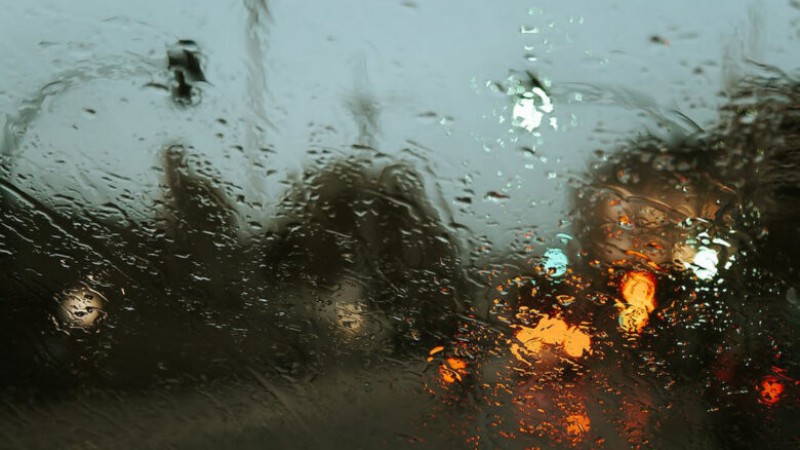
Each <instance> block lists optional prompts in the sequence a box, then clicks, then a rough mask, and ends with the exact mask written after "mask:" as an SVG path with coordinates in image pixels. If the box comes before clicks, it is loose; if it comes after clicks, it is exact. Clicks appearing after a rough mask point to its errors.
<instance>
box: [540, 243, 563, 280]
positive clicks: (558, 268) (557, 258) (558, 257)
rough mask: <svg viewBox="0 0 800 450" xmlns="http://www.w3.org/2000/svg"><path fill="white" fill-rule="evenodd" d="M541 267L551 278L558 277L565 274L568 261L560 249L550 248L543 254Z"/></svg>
mask: <svg viewBox="0 0 800 450" xmlns="http://www.w3.org/2000/svg"><path fill="white" fill-rule="evenodd" d="M543 258H544V260H543V262H542V266H543V267H544V269H545V270H546V271H547V273H548V274H549V275H550V276H551V277H560V276H563V275H564V274H565V273H567V265H568V264H569V260H568V259H567V255H566V254H564V252H563V251H562V250H561V249H558V248H551V249H548V250H547V251H546V252H544V255H543Z"/></svg>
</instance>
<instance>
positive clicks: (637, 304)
mask: <svg viewBox="0 0 800 450" xmlns="http://www.w3.org/2000/svg"><path fill="white" fill-rule="evenodd" d="M619 290H620V294H621V295H622V299H623V302H617V307H618V308H619V310H620V312H619V326H620V327H621V328H622V329H623V330H625V331H627V332H629V333H634V332H635V333H641V332H642V330H644V327H646V326H647V323H648V322H649V321H650V313H651V312H653V310H655V308H656V299H655V296H656V279H655V277H654V276H653V274H651V273H650V272H646V271H631V272H628V273H626V274H625V276H623V277H622V280H621V282H620V288H619Z"/></svg>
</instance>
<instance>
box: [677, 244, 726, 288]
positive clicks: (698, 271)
mask: <svg viewBox="0 0 800 450" xmlns="http://www.w3.org/2000/svg"><path fill="white" fill-rule="evenodd" d="M718 264H719V256H718V255H717V252H716V250H714V249H710V248H708V247H700V249H699V250H698V251H697V253H695V254H694V259H693V260H692V262H691V263H687V262H684V266H685V267H686V268H687V269H691V270H692V271H693V272H694V274H695V275H697V278H700V279H701V280H710V279H712V278H714V276H715V275H717V265H718Z"/></svg>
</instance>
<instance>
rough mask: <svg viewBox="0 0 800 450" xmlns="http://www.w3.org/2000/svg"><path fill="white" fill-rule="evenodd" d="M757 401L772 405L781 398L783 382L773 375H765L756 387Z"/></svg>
mask: <svg viewBox="0 0 800 450" xmlns="http://www.w3.org/2000/svg"><path fill="white" fill-rule="evenodd" d="M756 390H757V391H758V396H759V398H758V401H759V402H760V403H763V404H765V405H769V406H771V405H774V404H776V403H778V401H779V400H780V399H781V397H782V396H783V390H784V387H783V382H782V381H781V380H780V379H779V378H778V377H776V376H775V375H767V376H765V377H764V378H762V379H761V382H759V383H758V386H756Z"/></svg>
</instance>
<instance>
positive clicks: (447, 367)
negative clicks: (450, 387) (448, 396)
mask: <svg viewBox="0 0 800 450" xmlns="http://www.w3.org/2000/svg"><path fill="white" fill-rule="evenodd" d="M439 375H440V376H441V377H442V381H444V382H445V383H447V384H451V383H455V382H457V381H458V382H460V381H461V380H463V379H464V376H466V375H467V363H466V361H464V360H463V359H459V358H453V357H450V358H447V359H445V362H443V363H442V364H440V365H439Z"/></svg>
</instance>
